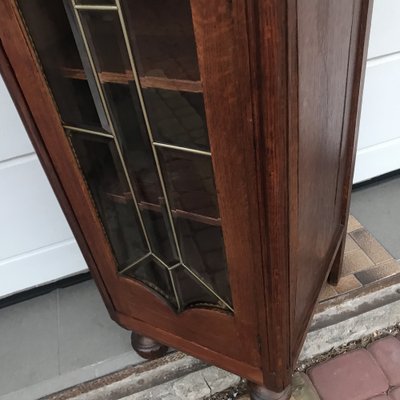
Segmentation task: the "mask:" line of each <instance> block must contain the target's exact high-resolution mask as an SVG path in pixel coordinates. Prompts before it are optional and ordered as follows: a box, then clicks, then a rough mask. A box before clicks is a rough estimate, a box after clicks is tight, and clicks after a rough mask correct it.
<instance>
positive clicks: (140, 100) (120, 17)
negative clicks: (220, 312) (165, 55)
mask: <svg viewBox="0 0 400 400" xmlns="http://www.w3.org/2000/svg"><path fill="white" fill-rule="evenodd" d="M115 4H116V5H117V8H118V16H119V20H120V24H121V29H122V33H123V35H124V40H125V46H126V50H127V52H128V57H129V62H130V64H131V68H132V72H133V77H134V80H135V84H136V89H137V94H138V97H139V102H140V106H141V108H142V111H143V117H144V120H145V124H146V128H147V129H146V130H147V134H148V136H149V140H150V144H151V148H152V151H153V157H154V161H155V164H156V168H157V173H158V177H159V179H160V184H161V190H162V192H163V196H164V199H165V206H166V208H167V212H168V219H169V221H170V224H171V230H172V235H173V237H174V241H175V246H176V251H177V253H178V257H179V261H180V262H181V263H183V260H182V254H181V250H180V248H179V241H178V236H177V234H176V229H175V224H174V219H173V217H172V212H171V207H170V203H169V198H168V194H167V190H166V187H165V181H164V176H163V173H162V171H161V166H160V161H159V159H158V154H157V150H156V147H155V146H154V138H153V134H152V130H151V127H150V123H149V118H148V115H147V110H146V105H145V104H144V100H143V95H142V90H141V87H140V83H139V79H138V73H137V69H136V63H135V60H134V57H133V54H132V49H131V46H130V42H129V36H128V31H127V29H126V25H125V21H124V16H123V15H122V8H121V3H120V0H115Z"/></svg>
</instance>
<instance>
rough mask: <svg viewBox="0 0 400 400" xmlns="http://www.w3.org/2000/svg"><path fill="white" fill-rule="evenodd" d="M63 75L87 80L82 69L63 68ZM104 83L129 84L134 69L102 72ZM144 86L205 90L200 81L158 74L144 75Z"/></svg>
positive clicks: (199, 91) (186, 90) (142, 81)
mask: <svg viewBox="0 0 400 400" xmlns="http://www.w3.org/2000/svg"><path fill="white" fill-rule="evenodd" d="M63 75H64V76H65V77H66V78H70V79H79V80H86V79H87V78H86V74H85V72H84V71H83V70H82V69H75V68H63ZM99 77H100V82H102V83H119V84H124V85H127V84H128V83H129V82H132V81H133V76H132V71H125V72H123V73H118V72H101V73H100V74H99ZM140 85H141V86H142V88H144V89H147V88H153V89H164V90H176V91H182V92H191V93H201V92H202V91H203V88H202V85H201V82H200V81H189V80H184V79H169V78H165V77H158V76H144V77H141V78H140Z"/></svg>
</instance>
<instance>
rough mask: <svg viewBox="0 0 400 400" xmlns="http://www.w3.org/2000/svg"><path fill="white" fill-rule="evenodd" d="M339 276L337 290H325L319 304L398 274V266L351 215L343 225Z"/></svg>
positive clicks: (399, 264) (399, 272) (332, 288)
mask: <svg viewBox="0 0 400 400" xmlns="http://www.w3.org/2000/svg"><path fill="white" fill-rule="evenodd" d="M342 274H343V275H342V278H341V279H340V281H339V284H338V285H337V286H331V285H328V284H327V285H326V286H325V288H324V289H323V291H322V293H321V296H320V302H323V301H327V300H329V299H332V298H335V297H338V296H341V295H343V294H346V293H349V292H356V291H357V290H361V289H362V288H364V287H367V286H371V285H374V284H379V282H382V281H383V280H385V279H387V278H389V277H391V276H393V275H397V274H400V263H399V262H398V261H397V260H395V259H394V258H393V257H392V255H391V254H389V253H388V252H387V251H386V250H385V248H384V247H383V246H382V245H381V244H380V243H379V242H378V241H377V240H376V239H375V238H374V237H373V236H372V235H371V234H370V233H369V232H368V231H367V230H366V229H365V228H364V227H363V226H362V225H361V223H360V222H359V221H357V220H356V219H355V218H354V217H353V216H351V215H350V218H349V222H348V225H347V240H346V249H345V254H344V260H343V272H342Z"/></svg>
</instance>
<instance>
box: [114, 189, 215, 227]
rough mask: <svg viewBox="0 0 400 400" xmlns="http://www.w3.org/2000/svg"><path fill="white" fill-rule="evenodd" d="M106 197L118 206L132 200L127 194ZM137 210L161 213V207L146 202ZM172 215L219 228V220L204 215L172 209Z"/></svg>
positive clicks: (139, 204)
mask: <svg viewBox="0 0 400 400" xmlns="http://www.w3.org/2000/svg"><path fill="white" fill-rule="evenodd" d="M107 197H108V198H109V199H111V200H112V201H114V202H116V203H119V204H126V203H127V202H128V201H131V200H132V195H131V194H130V193H129V192H127V193H123V194H116V193H107ZM138 206H139V209H141V210H150V211H155V212H159V213H161V212H162V208H161V205H159V204H154V203H149V202H146V201H140V202H138ZM171 212H172V215H173V216H174V217H178V218H185V219H189V220H191V221H195V222H201V223H203V224H206V225H213V226H221V218H213V217H208V216H206V215H201V214H196V213H193V212H189V211H184V210H179V209H173V210H171Z"/></svg>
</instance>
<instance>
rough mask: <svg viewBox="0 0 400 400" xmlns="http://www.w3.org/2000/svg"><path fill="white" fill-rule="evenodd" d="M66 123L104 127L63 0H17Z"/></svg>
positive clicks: (97, 127)
mask: <svg viewBox="0 0 400 400" xmlns="http://www.w3.org/2000/svg"><path fill="white" fill-rule="evenodd" d="M18 4H19V6H20V8H21V11H22V14H23V17H24V19H25V22H26V24H27V26H28V30H29V33H30V35H31V37H32V40H33V43H34V46H35V49H36V51H37V53H38V55H39V58H40V61H41V64H42V67H43V70H44V72H45V75H46V78H47V81H48V84H49V86H50V89H51V91H52V93H53V96H54V99H55V101H56V103H57V106H58V109H59V112H60V114H61V118H62V120H63V122H64V123H65V124H68V125H74V126H78V127H82V128H89V129H101V123H100V120H99V117H98V114H97V111H96V106H95V103H94V100H93V97H92V95H91V91H90V88H89V84H88V82H87V77H86V74H85V72H84V71H83V66H82V62H81V59H80V57H79V52H78V49H77V47H76V44H75V40H74V36H73V33H72V30H71V27H70V24H69V22H68V17H67V14H66V11H65V9H64V5H63V2H62V1H48V0H18Z"/></svg>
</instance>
